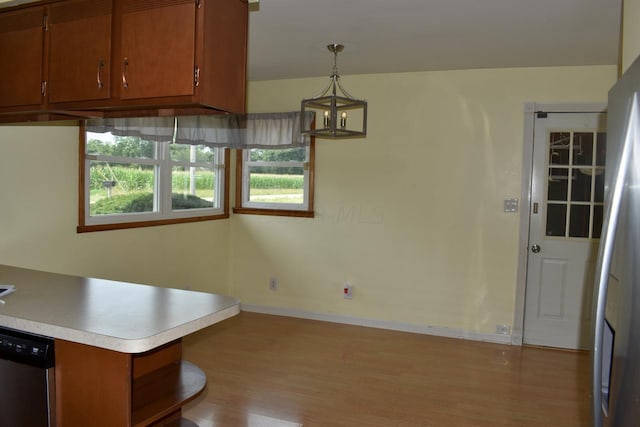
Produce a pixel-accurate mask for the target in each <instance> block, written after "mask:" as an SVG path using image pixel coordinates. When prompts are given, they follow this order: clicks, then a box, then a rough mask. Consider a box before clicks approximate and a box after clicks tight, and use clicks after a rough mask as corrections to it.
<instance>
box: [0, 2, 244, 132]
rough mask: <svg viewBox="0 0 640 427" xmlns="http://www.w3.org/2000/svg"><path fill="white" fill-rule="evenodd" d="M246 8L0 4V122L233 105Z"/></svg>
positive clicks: (237, 109)
mask: <svg viewBox="0 0 640 427" xmlns="http://www.w3.org/2000/svg"><path fill="white" fill-rule="evenodd" d="M248 14H249V11H248V4H247V1H246V0H43V1H40V2H37V3H34V4H33V5H30V6H29V5H24V6H15V7H12V8H8V9H5V10H2V9H0V58H1V60H0V122H7V121H10V120H13V121H21V120H22V121H24V120H49V119H51V117H54V118H55V117H60V116H67V117H68V116H78V117H83V116H85V117H100V116H104V117H118V116H125V115H126V116H132V115H154V114H176V115H179V114H200V113H209V112H214V113H215V112H232V113H243V112H245V96H246V93H245V91H246V64H247V31H248ZM7 117H9V118H8V119H7Z"/></svg>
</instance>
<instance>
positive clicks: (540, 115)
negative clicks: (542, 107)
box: [536, 111, 547, 119]
mask: <svg viewBox="0 0 640 427" xmlns="http://www.w3.org/2000/svg"><path fill="white" fill-rule="evenodd" d="M536 118H537V119H546V118H547V113H545V112H544V111H536Z"/></svg>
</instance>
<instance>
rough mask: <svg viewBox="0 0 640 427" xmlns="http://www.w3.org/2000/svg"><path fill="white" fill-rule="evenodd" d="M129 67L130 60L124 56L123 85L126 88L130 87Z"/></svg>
mask: <svg viewBox="0 0 640 427" xmlns="http://www.w3.org/2000/svg"><path fill="white" fill-rule="evenodd" d="M127 68H129V60H128V59H127V58H124V61H122V86H123V87H124V88H125V89H127V88H128V87H129V82H128V81H127Z"/></svg>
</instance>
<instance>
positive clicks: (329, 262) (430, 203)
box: [230, 66, 616, 333]
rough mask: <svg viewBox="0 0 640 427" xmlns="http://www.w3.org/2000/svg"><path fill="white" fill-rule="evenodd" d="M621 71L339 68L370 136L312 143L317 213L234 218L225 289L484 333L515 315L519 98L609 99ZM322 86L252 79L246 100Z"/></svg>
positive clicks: (254, 300) (264, 299) (267, 101)
mask: <svg viewBox="0 0 640 427" xmlns="http://www.w3.org/2000/svg"><path fill="white" fill-rule="evenodd" d="M615 78H616V67H615V66H604V67H578V68H538V69H502V70H473V71H446V72H425V73H407V74H381V75H361V76H345V77H343V79H342V80H343V84H344V85H345V87H346V88H347V89H348V90H349V92H351V93H352V94H354V95H356V96H361V97H364V98H366V99H367V100H368V101H369V134H368V136H367V138H366V139H361V140H343V141H330V140H319V141H318V143H317V169H316V176H317V181H316V193H315V197H316V208H317V209H316V213H317V216H316V218H314V219H293V218H278V217H260V216H249V215H246V216H241V215H236V216H234V217H233V219H232V230H231V234H232V240H231V242H232V244H231V252H230V254H231V260H230V262H231V272H230V275H231V276H230V277H231V290H232V293H233V294H234V295H237V296H238V297H240V298H241V299H242V300H243V302H244V303H247V304H255V305H261V306H269V307H278V308H286V309H294V310H303V311H310V312H316V313H322V314H329V315H334V314H335V315H345V316H354V317H361V318H369V319H377V320H386V321H395V322H406V323H411V324H416V325H423V326H424V325H432V326H443V327H447V328H453V329H457V330H464V331H475V332H480V333H492V332H494V331H495V326H496V324H506V325H511V324H512V322H513V316H514V295H515V287H516V266H517V245H518V217H519V215H517V214H507V213H503V211H502V208H503V206H502V205H503V199H504V198H505V197H520V191H521V189H520V182H521V163H522V143H523V142H522V141H523V126H524V125H523V107H524V103H525V102H526V101H536V102H547V103H551V102H563V103H564V102H590V101H596V102H605V101H606V95H607V91H608V89H609V87H610V86H611V85H612V84H613V82H614V81H615ZM324 84H325V79H299V80H286V81H285V80H281V81H265V82H255V83H252V84H250V86H249V93H250V95H251V96H250V102H249V110H250V111H252V112H260V111H286V110H294V109H297V108H299V101H300V99H301V98H303V97H309V96H312V95H313V94H315V93H316V92H317V91H318V90H319V89H321V88H322V87H323V86H324ZM269 277H277V278H278V280H279V283H280V287H279V289H278V291H277V292H271V291H269V290H268V280H269ZM345 281H350V282H351V283H352V284H353V286H354V299H353V300H351V301H347V300H344V299H343V298H342V296H341V289H342V285H343V283H344V282H345Z"/></svg>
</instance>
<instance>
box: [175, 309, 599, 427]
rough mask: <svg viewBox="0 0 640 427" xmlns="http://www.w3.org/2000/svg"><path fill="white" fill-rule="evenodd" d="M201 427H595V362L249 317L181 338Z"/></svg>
mask: <svg viewBox="0 0 640 427" xmlns="http://www.w3.org/2000/svg"><path fill="white" fill-rule="evenodd" d="M184 358H185V359H186V360H189V361H191V362H193V363H195V364H196V365H198V366H199V367H200V368H201V369H203V370H204V371H205V373H206V374H207V378H208V386H207V390H206V391H205V394H204V395H203V396H202V397H200V398H199V399H197V400H196V401H195V402H193V403H192V404H190V405H188V406H187V407H186V408H185V411H184V416H185V417H186V418H188V419H190V420H192V421H194V422H196V423H198V424H199V425H200V427H212V426H215V427H227V426H229V427H235V426H247V427H295V426H304V427H310V426H328V427H333V426H335V427H338V426H344V427H347V426H349V427H352V426H371V427H378V426H380V427H389V426H406V427H408V426H446V427H452V426H492V427H496V426H545V427H547V426H562V427H573V426H576V427H583V426H588V425H589V424H590V418H589V417H590V412H589V404H590V403H589V374H588V373H589V356H588V354H586V353H575V352H564V351H555V350H549V349H543V348H527V347H511V346H505V345H500V344H489V343H480V342H474V341H466V340H458V339H450V338H440V337H433V336H427V335H418V334H411V333H404V332H394V331H387V330H381V329H373V328H365V327H358V326H350V325H342V324H335V323H326V322H317V321H311V320H301V319H293V318H286V317H278V316H268V315H261V314H255V313H241V314H240V315H239V316H237V317H235V318H233V319H229V320H226V321H224V322H222V323H221V324H218V325H215V326H213V327H211V328H208V329H206V330H203V331H200V332H198V333H196V334H193V335H191V336H189V337H186V338H185V339H184Z"/></svg>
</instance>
